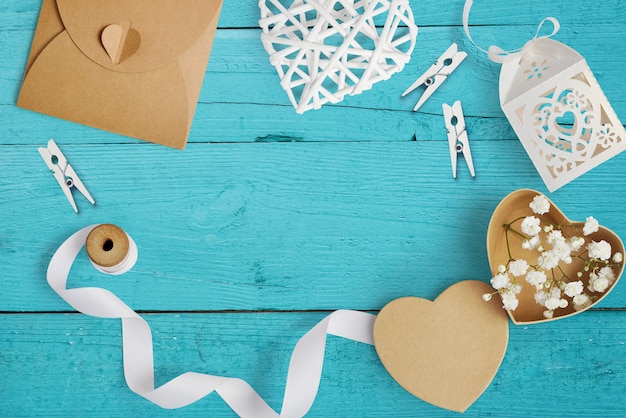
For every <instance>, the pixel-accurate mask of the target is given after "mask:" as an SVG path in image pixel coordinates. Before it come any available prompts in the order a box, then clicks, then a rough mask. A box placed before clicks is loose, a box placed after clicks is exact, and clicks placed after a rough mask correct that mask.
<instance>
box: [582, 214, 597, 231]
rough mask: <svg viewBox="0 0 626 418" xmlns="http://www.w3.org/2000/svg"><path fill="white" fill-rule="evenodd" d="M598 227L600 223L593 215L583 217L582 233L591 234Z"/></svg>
mask: <svg viewBox="0 0 626 418" xmlns="http://www.w3.org/2000/svg"><path fill="white" fill-rule="evenodd" d="M599 228H600V224H599V223H598V221H597V220H596V219H595V218H594V217H593V216H588V217H587V219H585V226H584V227H583V235H584V236H587V235H590V234H593V233H594V232H598V229H599Z"/></svg>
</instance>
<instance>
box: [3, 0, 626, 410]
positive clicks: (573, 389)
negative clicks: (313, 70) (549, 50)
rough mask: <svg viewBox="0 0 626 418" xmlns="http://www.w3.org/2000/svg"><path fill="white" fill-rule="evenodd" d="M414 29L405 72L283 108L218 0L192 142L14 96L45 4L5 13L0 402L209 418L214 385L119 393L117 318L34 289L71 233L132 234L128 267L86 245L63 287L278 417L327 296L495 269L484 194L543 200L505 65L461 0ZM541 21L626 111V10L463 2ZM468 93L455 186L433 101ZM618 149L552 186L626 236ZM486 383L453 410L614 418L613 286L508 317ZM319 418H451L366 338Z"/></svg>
mask: <svg viewBox="0 0 626 418" xmlns="http://www.w3.org/2000/svg"><path fill="white" fill-rule="evenodd" d="M411 4H412V9H413V12H414V15H415V20H416V23H417V25H418V26H419V27H420V30H419V35H418V38H417V44H416V48H415V50H414V52H413V54H412V59H411V61H410V63H409V64H408V65H407V66H406V68H405V69H404V70H403V71H402V72H401V73H400V74H397V75H395V76H393V77H392V78H391V79H390V80H388V81H385V82H382V83H379V84H376V85H375V86H374V88H372V89H371V90H370V91H367V92H365V93H363V94H361V95H359V96H355V97H349V98H347V99H346V100H345V101H343V102H342V103H340V104H337V105H326V106H324V107H323V108H322V109H321V110H316V111H310V112H307V113H305V114H304V115H297V114H296V113H295V111H294V109H293V107H292V106H291V105H290V104H289V102H288V99H287V96H286V95H285V93H284V91H283V90H282V89H281V87H280V85H279V81H278V77H277V75H276V73H275V71H274V69H273V68H272V67H271V65H270V63H269V60H268V57H267V55H266V53H265V51H264V49H263V46H262V44H261V42H260V29H259V28H258V26H257V21H258V18H259V11H258V5H257V3H256V2H255V1H252V0H226V1H225V4H224V8H223V11H222V14H221V17H220V21H219V29H218V31H217V35H216V38H215V43H214V48H213V52H212V55H211V59H210V63H209V66H208V69H207V73H206V78H205V81H204V85H203V88H202V92H201V95H200V102H199V106H198V109H197V112H196V117H195V120H194V124H193V127H192V130H191V134H190V137H189V144H188V146H187V149H186V150H184V151H178V150H173V149H169V148H165V147H162V146H158V145H154V144H150V143H146V142H142V141H138V140H135V139H131V138H126V137H122V136H118V135H114V134H110V133H107V132H103V131H99V130H96V129H93V128H89V127H84V126H80V125H77V124H74V123H70V122H66V121H62V120H58V119H54V118H51V117H48V116H43V115H40V114H36V113H33V112H30V111H26V110H23V109H19V108H17V107H16V100H17V95H18V92H19V89H20V86H21V80H22V76H23V72H24V67H25V63H26V59H27V56H28V52H29V49H30V43H31V40H32V36H33V33H34V29H35V25H36V22H37V16H38V12H39V7H40V1H38V0H22V1H19V2H17V1H8V0H2V1H1V2H0V50H1V51H2V54H0V95H1V96H0V106H1V107H0V167H1V168H2V170H3V175H2V177H1V180H0V268H1V271H2V288H3V289H2V292H1V295H2V296H1V299H0V301H1V302H0V311H1V312H0V376H2V378H1V379H0V399H1V402H0V414H1V415H2V416H5V417H29V416H64V417H66V416H101V417H111V416H150V417H155V416H210V417H231V416H234V414H233V412H232V411H231V410H230V409H229V408H228V406H227V405H226V404H225V403H224V402H223V401H222V400H221V399H220V398H219V397H218V396H216V395H215V394H213V395H210V396H208V397H206V398H204V399H203V400H201V401H199V402H197V403H196V404H193V405H191V406H188V407H186V408H183V409H179V410H164V409H161V408H159V407H157V406H155V405H153V404H151V403H149V402H148V401H146V400H144V399H143V398H141V397H139V396H137V395H135V394H134V393H132V392H131V391H130V390H129V389H128V387H127V386H126V384H125V381H124V376H123V370H122V361H121V360H122V350H121V326H120V322H119V321H118V320H105V319H96V318H93V317H88V316H86V315H83V314H79V313H76V312H75V311H74V310H73V309H71V308H70V307H69V306H68V305H67V304H66V303H65V302H64V301H63V300H61V299H60V298H59V297H58V296H57V295H56V294H55V293H54V292H53V291H52V290H51V289H50V288H49V286H48V284H47V283H46V277H45V272H46V269H47V265H48V262H49V261H50V258H51V256H52V254H53V253H54V251H55V250H56V249H57V248H58V246H59V245H60V244H61V243H62V242H63V241H64V240H65V239H66V238H67V237H68V236H69V235H71V234H72V233H73V232H74V231H76V230H78V229H79V228H81V227H84V226H86V225H90V224H94V223H104V222H106V223H114V224H117V225H120V226H121V227H123V228H124V229H125V230H126V232H128V233H129V234H130V235H131V236H132V237H133V238H134V240H135V242H136V243H137V246H138V249H139V260H138V262H137V264H136V265H135V267H134V269H133V270H131V271H130V272H129V273H126V274H124V275H122V276H106V275H103V274H101V273H98V272H97V271H96V270H94V269H93V268H92V267H91V265H90V264H89V262H88V260H87V257H86V256H84V254H83V255H82V256H80V257H79V259H78V261H77V262H76V264H75V265H74V267H73V268H72V272H71V275H70V280H69V284H70V286H74V287H80V286H98V287H104V288H107V289H109V290H111V291H112V292H114V293H115V294H117V295H118V296H119V297H120V298H121V299H122V300H124V301H125V302H126V303H127V304H128V305H129V306H131V307H132V308H133V309H135V310H136V311H138V312H139V313H140V314H141V315H142V316H143V317H144V318H145V319H146V320H147V321H148V323H149V324H150V326H151V327H152V331H153V341H154V350H155V368H156V380H157V384H162V383H164V382H166V381H167V380H169V379H171V378H173V377H175V376H177V375H178V374H180V373H183V372H185V371H190V370H193V371H198V372H203V373H210V374H216V375H224V376H232V377H240V378H242V379H245V380H246V381H248V382H249V383H250V384H251V385H252V387H253V388H255V390H257V391H258V392H259V394H260V395H261V396H262V397H263V398H264V399H266V400H267V402H268V403H269V404H270V405H271V406H272V407H273V408H275V409H276V410H280V406H281V402H282V396H283V390H284V385H285V378H286V371H287V367H288V362H289V357H290V355H291V352H292V350H293V347H294V345H295V343H296V342H297V341H298V339H299V338H300V337H301V336H302V335H303V334H304V333H305V332H306V331H308V330H309V329H310V328H311V327H312V326H313V325H314V324H315V323H317V322H318V321H319V320H320V319H322V318H323V317H325V316H326V315H327V314H328V313H329V312H331V311H333V310H336V309H355V310H362V311H366V312H372V313H376V312H377V311H378V310H380V309H381V308H382V307H383V306H384V305H385V304H387V303H388V302H390V301H391V300H393V299H395V298H398V297H401V296H410V295H412V296H420V297H424V298H428V299H434V298H435V297H436V296H437V295H438V294H439V293H440V292H442V291H443V290H444V289H445V288H447V287H448V286H450V285H452V284H453V283H456V282H458V281H460V280H464V279H477V280H483V281H488V280H489V278H490V277H491V275H490V271H489V265H488V261H487V253H486V246H485V237H486V230H487V224H488V222H489V218H490V216H491V213H492V211H493V210H494V208H495V206H496V205H497V203H498V202H499V201H500V200H501V199H502V198H503V197H504V196H505V195H507V194H508V193H510V192H511V191H513V190H515V189H519V188H533V189H537V190H539V191H542V192H545V193H548V192H547V190H546V188H545V186H544V184H543V182H542V181H541V179H540V178H539V175H538V174H537V172H536V170H535V168H534V167H533V165H532V163H531V161H530V159H529V158H528V157H527V155H526V153H525V151H524V149H523V148H522V145H521V144H520V142H519V141H518V139H517V137H516V136H515V134H514V133H513V130H512V129H511V127H510V125H509V124H508V122H507V120H506V119H505V118H504V115H503V113H502V111H501V109H500V106H499V102H498V74H499V69H500V67H499V65H498V64H493V63H491V62H489V61H488V60H487V59H486V57H485V56H484V54H482V53H480V52H479V51H478V50H477V49H476V48H474V46H473V45H472V44H471V43H470V42H469V41H468V39H467V38H466V37H465V36H464V34H463V30H462V26H461V14H462V6H463V1H461V0H454V1H449V2H441V1H439V0H421V1H418V0H411ZM546 16H554V17H556V18H558V19H559V20H560V22H561V25H562V28H561V30H560V32H559V33H558V34H557V35H556V36H555V39H557V40H559V41H561V42H564V43H566V44H568V45H570V46H571V47H573V48H575V49H576V50H577V51H579V52H580V53H581V54H582V55H583V56H584V57H585V58H586V59H587V61H588V63H589V65H590V67H591V69H592V70H593V71H594V73H595V75H596V77H597V79H598V81H599V83H600V85H601V86H602V87H603V89H604V92H605V93H606V95H607V97H608V99H609V100H610V101H611V103H612V105H613V107H614V109H615V111H616V113H617V114H618V116H620V117H621V118H622V119H624V118H626V100H624V91H626V77H625V75H626V72H625V71H626V70H625V68H626V42H625V37H626V33H625V32H624V27H625V25H626V7H624V4H623V2H620V1H618V0H604V1H597V0H593V1H592V0H588V1H575V2H573V1H569V0H555V1H550V2H546V1H538V0H527V1H523V2H521V1H520V2H501V1H497V0H481V1H477V2H476V3H475V5H474V8H473V10H472V16H471V23H472V25H473V26H472V34H473V36H474V38H475V40H476V41H477V42H478V43H480V44H481V45H484V46H488V45H491V44H498V45H500V46H502V47H504V48H505V49H513V48H516V47H519V46H521V45H523V43H524V42H525V41H526V40H528V39H530V38H531V37H532V36H533V35H534V33H535V30H536V25H537V23H538V22H539V21H540V20H541V19H543V18H544V17H546ZM451 42H457V43H458V44H459V46H460V49H462V50H464V51H467V52H468V53H469V56H468V58H467V59H466V61H465V62H464V63H463V64H462V65H461V66H460V67H459V68H458V69H457V71H456V72H455V73H454V75H453V76H452V77H450V78H449V80H448V81H447V82H446V83H445V84H444V85H443V86H442V87H441V88H440V89H439V90H438V91H437V93H436V94H435V95H434V96H433V97H432V98H431V99H430V100H429V101H428V102H426V104H425V105H424V106H423V107H422V108H421V109H420V111H419V112H416V113H414V112H412V111H411V109H412V107H413V105H414V103H415V100H416V99H415V97H410V98H407V99H401V98H400V95H401V93H402V92H403V91H404V90H405V89H406V87H407V86H409V85H410V84H411V83H412V82H413V81H414V80H415V79H416V78H417V77H418V76H419V75H420V74H421V73H422V72H423V71H424V70H425V69H427V68H428V67H429V66H430V65H431V64H432V63H433V62H434V60H435V59H436V58H437V57H438V56H439V55H440V54H441V52H443V51H444V50H445V49H446V48H447V47H448V46H449V45H450V43H451ZM457 99H460V100H462V102H463V106H464V112H465V115H466V122H467V126H468V132H469V136H470V142H471V146H472V153H473V159H474V164H475V167H476V178H475V179H473V178H471V177H470V175H469V173H468V172H467V170H466V168H465V167H464V166H463V165H462V164H460V165H459V175H458V178H457V179H456V180H455V179H453V178H452V176H451V169H450V160H449V154H448V149H447V140H446V134H445V130H444V125H443V123H444V122H443V119H442V111H441V104H442V103H452V102H453V101H455V100H457ZM49 138H54V139H56V141H57V143H58V144H59V145H60V146H61V148H62V150H63V151H64V153H65V155H66V156H67V157H68V159H69V160H70V162H71V163H72V164H73V166H74V168H75V169H76V171H77V172H78V173H79V175H80V177H81V179H82V180H83V181H84V183H85V184H86V185H87V187H88V189H89V190H90V192H91V193H92V195H93V196H94V198H95V200H96V202H97V205H96V206H91V205H89V204H88V202H87V201H86V200H84V199H82V197H80V196H78V197H77V203H78V206H79V210H80V212H79V214H75V213H74V212H73V211H72V209H71V207H70V205H69V204H68V202H67V200H66V199H65V197H64V196H63V194H62V193H61V191H60V189H59V187H58V185H57V184H56V182H55V181H54V179H53V177H52V175H51V174H50V172H49V170H48V169H47V168H46V167H45V165H44V163H43V161H42V160H41V157H40V156H39V154H38V153H37V147H38V146H43V145H44V144H45V143H46V141H47V140H48V139H49ZM625 167H626V154H622V155H618V156H617V157H615V158H613V159H612V160H610V161H608V162H607V163H605V164H602V165H601V166H599V167H597V168H596V169H594V170H592V171H591V172H589V173H587V174H585V175H583V176H582V177H580V178H578V179H577V180H575V181H573V182H572V183H570V184H568V185H566V186H565V187H563V188H561V189H559V190H558V191H556V192H554V193H551V194H548V196H549V197H550V198H551V199H552V200H553V201H554V202H555V203H556V204H558V205H559V206H560V207H561V209H562V210H563V211H564V212H565V213H566V214H568V216H569V217H570V218H572V219H584V218H585V217H586V216H588V215H593V216H595V217H596V218H597V219H598V220H600V222H601V223H602V224H603V225H605V226H607V227H609V228H611V229H613V230H614V231H615V232H616V233H617V234H619V235H620V236H622V237H626V224H625V223H624V221H623V220H624V217H625V215H626V212H625V211H624V208H625V207H626V168H625ZM509 328H510V341H509V347H508V351H507V354H506V357H505V358H504V361H503V363H502V366H501V368H500V369H499V371H498V373H497V375H496V376H495V379H494V381H493V383H492V384H491V385H490V386H489V387H488V389H487V390H486V391H485V393H484V394H483V396H482V397H481V398H479V399H478V400H477V401H476V402H475V403H474V404H473V405H472V406H471V407H470V408H469V409H468V411H467V412H466V413H465V416H468V417H475V416H494V417H510V416H538V417H539V416H559V417H565V416H567V417H581V416H597V417H623V416H626V401H625V400H624V393H625V389H626V344H625V343H626V284H624V283H620V284H618V285H617V286H616V288H615V289H614V291H613V292H612V293H611V294H610V295H608V296H607V297H606V298H605V299H604V300H603V301H602V302H601V303H600V304H599V305H597V306H596V307H594V308H593V309H592V310H590V311H588V312H585V313H584V314H581V315H577V316H575V317H571V318H567V319H564V320H561V321H555V322H550V323H546V324H539V325H529V326H515V325H513V324H510V325H509ZM309 416H312V417H328V416H341V417H382V416H389V417H442V416H456V413H454V412H449V411H446V410H443V409H439V408H437V407H434V406H432V405H429V404H427V403H425V402H423V401H421V400H419V399H417V398H415V397H413V396H412V395H410V394H409V393H407V392H406V391H404V390H403V389H402V388H401V387H400V386H399V385H398V384H397V383H396V382H395V381H394V380H393V379H392V378H391V377H390V376H389V375H388V374H387V372H386V371H385V369H384V367H383V366H382V365H381V363H380V361H379V360H378V357H377V355H376V352H375V349H374V348H373V347H372V346H369V345H365V344H361V343H356V342H352V341H348V340H344V339H341V338H337V337H329V340H328V344H327V349H326V359H325V363H324V371H323V376H322V379H321V384H320V389H319V394H318V397H317V399H316V401H315V403H314V405H313V407H312V409H311V411H310V414H309Z"/></svg>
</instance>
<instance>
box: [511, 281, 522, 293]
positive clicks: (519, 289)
mask: <svg viewBox="0 0 626 418" xmlns="http://www.w3.org/2000/svg"><path fill="white" fill-rule="evenodd" d="M509 291H510V292H513V293H515V294H516V295H518V294H520V293H521V292H522V285H521V284H517V283H516V284H511V285H510V286H509Z"/></svg>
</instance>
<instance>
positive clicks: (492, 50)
mask: <svg viewBox="0 0 626 418" xmlns="http://www.w3.org/2000/svg"><path fill="white" fill-rule="evenodd" d="M472 4H474V1H473V0H466V1H465V6H464V7H463V29H464V30H465V35H466V36H467V39H469V40H470V42H471V43H473V44H474V46H475V47H476V48H478V49H479V50H481V51H482V52H484V53H486V54H487V55H488V56H489V59H490V60H491V61H493V62H497V63H500V64H501V63H502V62H503V61H504V59H505V58H506V56H507V55H511V54H515V53H517V52H520V51H522V50H523V48H517V49H514V50H511V51H505V50H504V49H502V48H500V47H499V46H496V45H491V46H490V47H489V48H488V49H484V48H481V47H480V46H479V45H478V44H477V43H476V42H474V39H472V35H471V34H470V30H469V14H470V10H471V9H472ZM546 22H550V23H552V26H553V28H552V33H550V34H549V35H544V36H539V33H540V32H541V29H542V27H543V25H544V23H546ZM560 28H561V24H560V23H559V21H558V20H557V19H556V18H555V17H551V16H550V17H546V18H545V19H543V20H542V21H541V22H539V26H538V27H537V32H536V33H535V36H534V37H533V38H532V39H531V41H532V40H535V39H540V38H551V37H552V36H554V35H556V34H557V32H558V31H559V29H560Z"/></svg>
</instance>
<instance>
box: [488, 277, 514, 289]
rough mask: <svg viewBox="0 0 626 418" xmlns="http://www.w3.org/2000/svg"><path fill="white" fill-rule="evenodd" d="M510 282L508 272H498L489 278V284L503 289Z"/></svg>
mask: <svg viewBox="0 0 626 418" xmlns="http://www.w3.org/2000/svg"><path fill="white" fill-rule="evenodd" d="M509 284H511V282H510V278H509V275H508V274H503V273H498V274H496V275H495V276H493V277H492V278H491V286H492V287H493V288H494V289H496V290H500V289H504V288H506V287H508V286H509Z"/></svg>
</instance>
